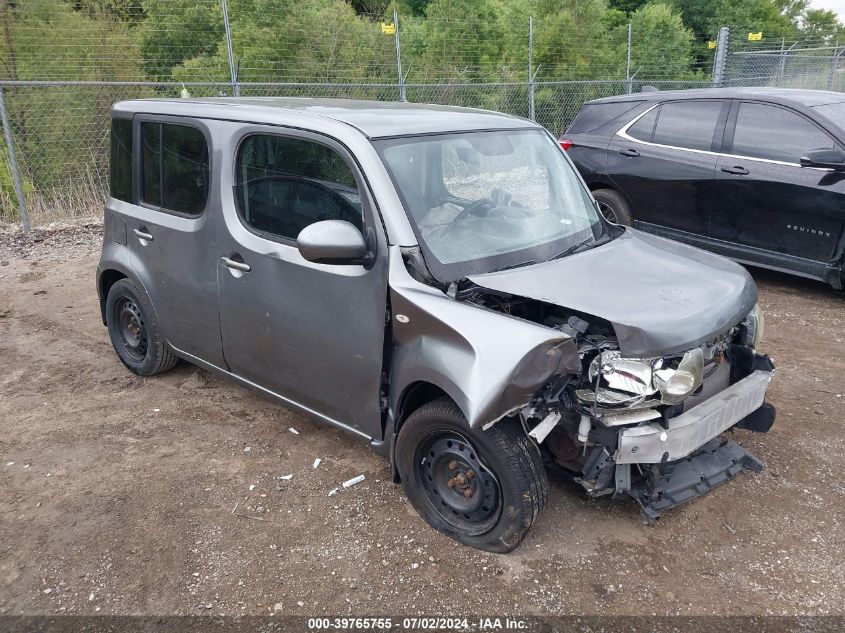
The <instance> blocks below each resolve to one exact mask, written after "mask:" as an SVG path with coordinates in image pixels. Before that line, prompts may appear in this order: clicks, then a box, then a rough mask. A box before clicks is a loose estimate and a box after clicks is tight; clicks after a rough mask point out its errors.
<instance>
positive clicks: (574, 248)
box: [549, 236, 596, 261]
mask: <svg viewBox="0 0 845 633" xmlns="http://www.w3.org/2000/svg"><path fill="white" fill-rule="evenodd" d="M594 241H596V240H595V238H594V237H592V236H590V237H588V238H587V239H585V240H582V241H580V242H578V243H577V244H573V245H572V246H570V247H569V248H567V249H566V250H564V251H563V252H562V253H558V254H557V255H555V256H554V257H550V258H549V261H551V260H553V259H561V258H563V257H566V256H568V255H572V253H574V252H575V251H577V250H578V249H580V248H582V247H583V246H586V245H587V244H589V243H591V242H594Z"/></svg>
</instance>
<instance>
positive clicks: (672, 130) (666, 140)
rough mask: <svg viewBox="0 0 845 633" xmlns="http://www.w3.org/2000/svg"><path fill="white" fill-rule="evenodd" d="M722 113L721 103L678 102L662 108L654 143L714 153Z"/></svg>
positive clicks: (667, 104) (658, 116) (664, 105)
mask: <svg viewBox="0 0 845 633" xmlns="http://www.w3.org/2000/svg"><path fill="white" fill-rule="evenodd" d="M721 112H722V102H721V101H674V102H669V103H664V104H663V105H661V106H660V112H659V113H658V115H657V125H656V126H655V127H654V138H653V142H655V143H658V144H660V145H671V146H672V147H684V148H688V149H701V150H710V149H711V148H712V147H713V136H714V135H715V133H716V125H717V124H718V122H719V114H720V113H721Z"/></svg>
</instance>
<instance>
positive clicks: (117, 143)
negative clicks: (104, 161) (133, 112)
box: [109, 118, 132, 202]
mask: <svg viewBox="0 0 845 633" xmlns="http://www.w3.org/2000/svg"><path fill="white" fill-rule="evenodd" d="M109 176H110V178H109V195H110V196H111V197H112V198H117V199H118V200H123V201H124V202H131V201H132V119H117V118H115V119H112V121H111V162H110V173H109Z"/></svg>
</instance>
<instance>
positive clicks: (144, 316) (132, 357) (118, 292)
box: [106, 279, 178, 376]
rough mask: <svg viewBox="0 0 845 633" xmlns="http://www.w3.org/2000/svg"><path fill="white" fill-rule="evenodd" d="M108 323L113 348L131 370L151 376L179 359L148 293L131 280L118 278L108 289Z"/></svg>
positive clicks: (165, 369) (170, 366)
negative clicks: (163, 332)
mask: <svg viewBox="0 0 845 633" xmlns="http://www.w3.org/2000/svg"><path fill="white" fill-rule="evenodd" d="M106 325H107V326H108V329H109V337H110V338H111V342H112V346H113V347H114V351H115V352H116V353H117V356H118V358H120V360H121V362H122V363H123V364H124V365H126V367H127V369H129V371H131V372H133V373H135V374H138V375H139V376H152V375H153V374H158V373H160V372H163V371H167V370H168V369H171V368H172V367H173V366H174V365H175V364H176V362H177V361H178V358H177V357H176V356H175V355H174V354H173V353H172V352H171V351H170V350H169V349H168V348H167V347H166V346H165V344H164V341H163V340H162V338H161V334H160V333H159V330H158V323H157V321H156V319H155V315H154V313H153V309H152V306H151V305H150V304H149V301H148V300H147V297H146V295H145V294H144V293H143V292H141V291H139V290H138V288H137V287H136V286H135V284H134V283H132V282H131V281H129V280H128V279H121V280H119V281H116V282H115V283H114V284H113V285H112V287H111V288H110V289H109V294H108V296H107V298H106Z"/></svg>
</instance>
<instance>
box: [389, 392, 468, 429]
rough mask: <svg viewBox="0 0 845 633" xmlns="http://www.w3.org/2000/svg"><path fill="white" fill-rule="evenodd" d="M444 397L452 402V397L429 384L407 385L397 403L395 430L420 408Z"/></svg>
mask: <svg viewBox="0 0 845 633" xmlns="http://www.w3.org/2000/svg"><path fill="white" fill-rule="evenodd" d="M444 396H445V397H447V398H449V399H450V400H452V397H451V396H450V395H449V394H448V393H446V392H445V391H443V390H442V389H441V388H440V387H438V386H437V385H434V384H432V383H430V382H423V381H421V382H415V383H413V384H411V385H409V386H408V387H407V388H406V389H405V393H404V394H402V398H401V399H400V401H399V412H398V413H399V415H398V416H397V417H396V430H397V431H398V430H399V427H400V426H402V423H403V422H404V421H405V419H406V418H407V417H408V416H409V415H411V414H412V413H413V412H414V411H416V410H417V409H419V408H420V407H421V406H423V405H424V404H428V403H429V402H432V401H434V400H437V399H438V398H442V397H444ZM453 402H454V400H453Z"/></svg>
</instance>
